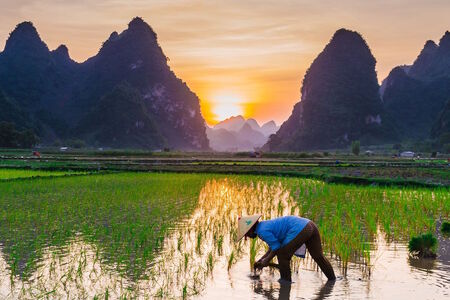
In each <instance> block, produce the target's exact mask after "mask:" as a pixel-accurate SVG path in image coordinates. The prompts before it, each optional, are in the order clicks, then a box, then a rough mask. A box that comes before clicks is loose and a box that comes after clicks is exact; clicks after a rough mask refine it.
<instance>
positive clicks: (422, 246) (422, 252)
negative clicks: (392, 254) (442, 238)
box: [408, 233, 438, 258]
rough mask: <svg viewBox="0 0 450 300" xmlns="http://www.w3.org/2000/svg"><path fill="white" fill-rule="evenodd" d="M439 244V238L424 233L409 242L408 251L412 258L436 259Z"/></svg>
mask: <svg viewBox="0 0 450 300" xmlns="http://www.w3.org/2000/svg"><path fill="white" fill-rule="evenodd" d="M437 243H438V241H437V238H436V237H435V236H434V235H433V234H432V233H424V234H421V235H419V236H413V237H412V238H411V240H410V241H409V244H408V249H409V252H410V253H411V255H412V256H415V257H420V258H435V257H436V248H437Z"/></svg>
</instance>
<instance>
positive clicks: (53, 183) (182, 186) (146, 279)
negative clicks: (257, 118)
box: [0, 172, 450, 299]
mask: <svg viewBox="0 0 450 300" xmlns="http://www.w3.org/2000/svg"><path fill="white" fill-rule="evenodd" d="M258 212H260V213H262V214H263V219H269V218H274V217H277V216H282V215H299V216H304V217H307V218H309V219H311V220H314V221H315V222H316V224H317V225H318V227H319V230H320V233H321V237H322V243H323V246H324V250H325V252H326V256H327V257H328V258H329V259H330V261H331V262H332V264H333V267H334V269H335V272H336V275H337V276H338V279H337V280H336V282H334V283H327V281H326V277H325V276H324V275H323V274H322V273H321V272H320V271H317V266H316V265H315V263H314V262H313V261H312V260H311V259H310V257H309V256H308V255H307V257H306V258H305V259H298V258H295V259H294V260H293V262H292V264H293V270H294V274H293V281H294V283H293V284H291V285H286V284H280V283H279V282H278V279H279V273H278V270H276V269H270V268H266V269H264V270H263V271H262V272H260V273H254V272H253V271H252V264H253V263H254V261H255V259H258V258H259V256H260V255H262V254H263V253H264V252H265V251H266V246H265V244H264V243H263V242H262V241H260V240H252V241H250V240H247V241H245V240H242V241H241V242H239V243H234V242H233V241H234V238H235V236H236V234H237V232H236V231H237V218H238V216H239V215H245V214H254V213H258ZM449 213H450V193H449V190H448V188H433V189H429V188H428V189H424V188H412V187H410V188H395V187H361V186H355V185H337V184H327V183H324V182H322V181H318V180H312V179H300V178H282V177H275V176H250V175H214V174H167V173H161V174H156V173H131V172H130V173H117V174H97V175H86V176H74V177H61V178H58V177H53V178H32V179H28V180H17V181H14V180H13V181H7V182H6V181H5V182H1V181H0V298H1V299H35V298H43V299H46V298H48V299H60V298H64V299H67V298H68V299H117V298H121V297H122V298H126V299H132V298H138V299H153V298H163V299H173V298H175V299H176V298H178V299H179V298H199V299H232V298H233V299H323V298H330V299H361V298H368V299H389V298H392V299H399V298H408V297H410V298H414V299H415V298H423V299H446V298H448V297H449V296H450V293H449V292H448V290H449V287H450V275H449V274H450V242H449V238H448V237H444V236H442V235H441V234H440V232H439V231H438V230H437V228H438V227H439V225H440V223H441V222H442V220H448V219H449ZM425 232H433V233H435V234H436V235H437V236H438V239H439V247H438V257H437V259H435V260H426V259H414V258H411V257H410V256H409V254H408V251H407V242H408V240H409V238H410V237H411V236H413V235H417V234H420V233H425Z"/></svg>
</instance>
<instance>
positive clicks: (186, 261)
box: [184, 253, 189, 272]
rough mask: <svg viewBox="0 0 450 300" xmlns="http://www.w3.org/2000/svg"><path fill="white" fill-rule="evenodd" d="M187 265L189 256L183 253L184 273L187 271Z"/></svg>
mask: <svg viewBox="0 0 450 300" xmlns="http://www.w3.org/2000/svg"><path fill="white" fill-rule="evenodd" d="M188 265H189V254H187V253H185V254H184V272H186V271H187V268H188Z"/></svg>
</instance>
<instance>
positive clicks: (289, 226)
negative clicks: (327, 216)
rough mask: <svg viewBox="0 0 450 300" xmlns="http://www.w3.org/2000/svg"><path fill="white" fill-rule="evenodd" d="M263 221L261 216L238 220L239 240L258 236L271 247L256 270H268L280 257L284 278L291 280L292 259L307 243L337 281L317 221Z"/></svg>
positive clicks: (321, 266)
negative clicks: (321, 240) (260, 219)
mask: <svg viewBox="0 0 450 300" xmlns="http://www.w3.org/2000/svg"><path fill="white" fill-rule="evenodd" d="M259 218H261V215H253V216H243V217H240V218H239V221H238V236H237V241H239V240H240V239H242V238H243V237H244V236H245V237H249V238H252V239H253V238H256V237H257V236H258V237H259V238H260V239H262V240H263V241H264V242H266V243H267V244H268V245H269V251H267V253H266V254H264V255H263V257H261V258H260V259H259V260H258V261H257V262H256V263H255V268H257V269H262V268H264V267H267V266H268V265H269V263H270V261H271V260H272V258H274V257H275V256H276V257H277V259H278V264H279V269H280V275H281V279H284V280H287V281H291V264H290V262H291V258H292V256H293V255H294V253H298V252H296V251H297V250H300V249H299V248H301V247H302V245H303V244H305V245H306V248H307V249H308V251H309V254H310V255H311V257H312V258H313V259H314V261H315V262H316V263H317V264H318V265H319V267H320V269H321V270H322V272H323V273H325V275H326V276H327V278H328V280H335V279H336V276H335V275H334V271H333V267H332V266H331V264H330V262H329V261H328V260H327V259H326V258H325V256H324V255H323V251H322V245H321V242H320V234H319V230H318V229H317V226H316V224H314V222H313V221H310V220H308V219H305V218H300V217H296V216H286V217H280V218H275V219H273V220H267V221H259Z"/></svg>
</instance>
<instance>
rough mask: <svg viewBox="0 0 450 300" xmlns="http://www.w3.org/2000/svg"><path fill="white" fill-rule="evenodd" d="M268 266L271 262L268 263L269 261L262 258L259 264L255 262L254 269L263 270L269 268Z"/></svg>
mask: <svg viewBox="0 0 450 300" xmlns="http://www.w3.org/2000/svg"><path fill="white" fill-rule="evenodd" d="M268 265H269V262H268V261H267V259H264V258H262V259H260V260H258V261H257V262H255V265H254V267H255V269H262V268H264V267H267V266H268Z"/></svg>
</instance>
